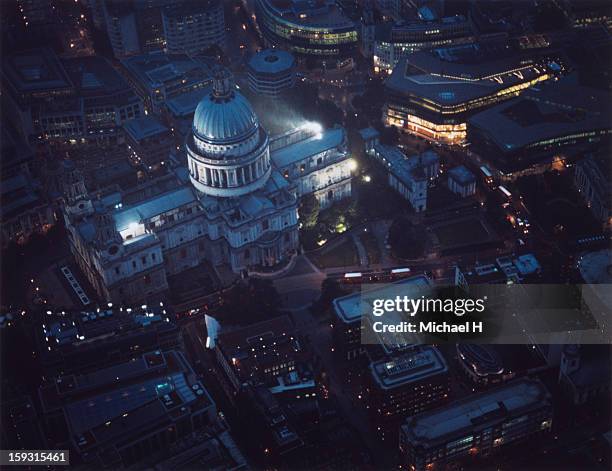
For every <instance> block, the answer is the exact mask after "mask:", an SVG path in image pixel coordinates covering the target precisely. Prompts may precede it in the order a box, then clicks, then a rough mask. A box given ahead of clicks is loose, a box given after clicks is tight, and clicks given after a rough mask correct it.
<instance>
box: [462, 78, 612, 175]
mask: <svg viewBox="0 0 612 471" xmlns="http://www.w3.org/2000/svg"><path fill="white" fill-rule="evenodd" d="M609 100H610V94H609V93H608V92H605V91H602V90H598V89H594V88H589V87H583V86H579V85H576V84H573V83H570V82H569V77H568V78H567V79H566V80H561V81H559V82H556V83H551V84H547V85H546V86H542V87H538V89H532V90H529V91H528V92H526V93H525V94H524V95H522V96H521V97H519V98H516V99H514V100H509V101H507V102H505V103H501V104H498V105H497V106H494V107H492V108H490V109H488V110H484V111H482V112H480V113H477V114H475V115H474V116H472V117H471V118H470V119H469V120H468V138H469V141H470V142H471V143H472V146H473V149H474V151H475V152H477V153H479V154H481V155H488V156H490V157H488V159H489V160H490V161H491V162H492V163H493V164H495V165H496V166H497V167H498V168H500V169H503V171H505V172H506V173H508V174H509V173H512V172H513V171H520V170H524V169H527V168H529V167H530V166H532V165H535V164H542V163H549V164H550V163H552V161H553V158H554V156H556V155H558V154H559V152H561V151H563V150H571V149H583V150H590V149H592V147H593V146H594V144H595V143H604V144H605V143H606V142H608V141H609V138H610V134H611V133H612V126H611V125H610V121H609V120H608V118H607V114H608V111H609V103H610V101H609Z"/></svg>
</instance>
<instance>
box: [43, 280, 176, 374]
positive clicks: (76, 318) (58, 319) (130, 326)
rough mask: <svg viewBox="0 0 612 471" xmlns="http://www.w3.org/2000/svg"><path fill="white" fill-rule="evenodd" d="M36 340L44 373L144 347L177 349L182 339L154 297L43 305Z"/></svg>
mask: <svg viewBox="0 0 612 471" xmlns="http://www.w3.org/2000/svg"><path fill="white" fill-rule="evenodd" d="M71 276H74V275H73V274H71ZM36 340H37V343H38V350H39V352H40V353H39V354H40V359H41V363H42V365H43V366H44V368H45V371H46V372H47V374H48V375H49V376H55V375H68V374H82V373H89V372H92V371H96V370H97V369H100V368H105V367H107V366H109V365H111V364H112V363H114V362H117V361H128V360H131V359H132V358H134V357H138V356H140V355H142V353H143V352H147V351H151V350H157V349H159V350H162V351H165V350H173V349H179V348H180V347H181V345H182V337H181V332H180V330H179V328H178V326H177V325H176V324H175V323H174V319H173V318H172V314H171V313H170V312H168V311H167V309H166V308H165V307H164V306H160V305H159V303H157V305H155V306H153V305H151V306H135V307H132V308H127V307H125V308H123V307H122V308H119V307H114V308H113V307H108V308H105V309H87V308H85V309H84V310H83V311H55V312H52V311H48V313H47V314H46V315H44V316H43V318H42V320H41V323H40V325H39V326H38V328H37V335H36Z"/></svg>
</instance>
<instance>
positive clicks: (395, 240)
mask: <svg viewBox="0 0 612 471" xmlns="http://www.w3.org/2000/svg"><path fill="white" fill-rule="evenodd" d="M426 243H427V232H426V231H425V228H424V227H423V226H422V225H415V224H413V223H412V221H410V219H408V218H406V217H400V218H398V219H395V220H394V221H393V223H392V224H391V227H390V228H389V245H391V250H392V251H393V253H394V254H395V255H396V256H397V257H399V258H408V259H415V258H421V257H422V256H423V255H424V253H425V246H426Z"/></svg>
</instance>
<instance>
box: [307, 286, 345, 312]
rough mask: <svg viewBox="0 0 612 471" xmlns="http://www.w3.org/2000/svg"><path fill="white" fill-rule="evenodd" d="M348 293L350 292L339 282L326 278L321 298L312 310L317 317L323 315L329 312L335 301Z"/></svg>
mask: <svg viewBox="0 0 612 471" xmlns="http://www.w3.org/2000/svg"><path fill="white" fill-rule="evenodd" d="M348 293H349V291H348V290H347V289H345V288H343V287H342V285H340V283H339V282H338V280H336V279H333V278H325V279H324V280H323V282H322V283H321V296H320V297H319V299H317V300H316V301H315V302H314V303H313V304H312V306H311V307H310V310H311V311H312V313H313V314H314V315H315V316H317V315H322V314H324V313H326V312H328V310H329V309H330V308H331V305H332V302H333V300H334V299H336V298H339V297H341V296H344V295H346V294H348Z"/></svg>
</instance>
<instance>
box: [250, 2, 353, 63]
mask: <svg viewBox="0 0 612 471" xmlns="http://www.w3.org/2000/svg"><path fill="white" fill-rule="evenodd" d="M255 11H256V17H257V24H258V26H259V29H260V30H261V33H262V35H263V38H264V42H265V43H266V46H268V47H279V48H281V49H285V50H288V51H291V52H292V53H294V54H295V55H296V57H297V58H298V59H305V58H311V59H315V60H316V61H317V63H318V64H320V65H323V66H324V67H326V68H333V67H337V66H341V65H343V63H344V62H345V61H347V60H350V59H351V58H352V55H353V53H354V52H355V50H356V48H357V25H356V24H355V23H354V22H353V21H352V20H351V19H350V18H348V17H347V16H346V15H345V14H344V12H343V11H342V9H341V8H340V7H339V6H338V5H337V4H336V2H334V1H330V0H326V1H324V2H319V3H318V4H317V5H316V6H312V5H311V4H310V3H308V2H297V1H281V0H256V1H255Z"/></svg>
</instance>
